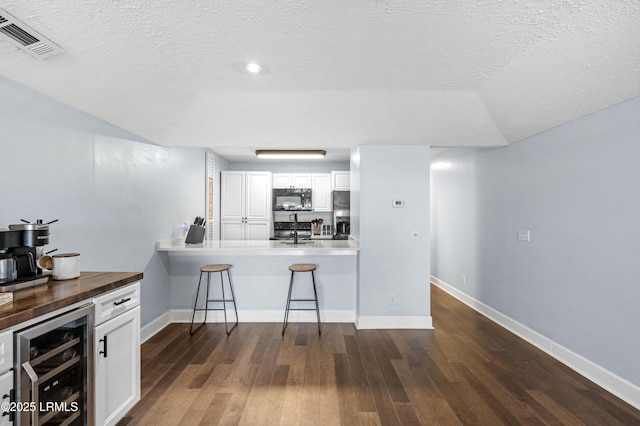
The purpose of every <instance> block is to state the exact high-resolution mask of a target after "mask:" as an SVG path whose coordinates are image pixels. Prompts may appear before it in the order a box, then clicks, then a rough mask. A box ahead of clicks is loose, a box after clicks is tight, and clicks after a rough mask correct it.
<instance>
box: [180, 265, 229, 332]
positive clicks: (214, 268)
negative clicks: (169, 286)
mask: <svg viewBox="0 0 640 426" xmlns="http://www.w3.org/2000/svg"><path fill="white" fill-rule="evenodd" d="M230 269H231V265H205V266H202V267H201V268H200V279H199V280H198V289H197V290H196V300H195V302H194V304H193V314H192V315H191V326H190V327H189V334H190V335H192V336H193V333H195V332H196V331H197V330H198V329H199V328H200V327H202V326H203V325H204V324H205V323H206V322H207V313H208V312H209V311H224V329H225V331H226V332H227V336H228V335H229V334H230V333H231V331H233V329H234V328H235V327H236V326H237V325H238V309H237V307H236V297H235V295H234V293H233V284H232V282H231V272H230V271H229V270H230ZM224 271H227V279H228V281H229V289H230V290H231V298H230V299H227V298H226V296H225V292H224V279H223V275H222V273H223V272H224ZM215 272H220V288H221V290H222V298H221V299H209V287H211V274H212V273H215ZM205 273H206V274H207V291H206V296H205V299H204V308H198V296H199V295H200V286H201V285H202V274H205ZM209 303H222V307H221V308H210V307H209ZM227 303H233V310H234V311H235V314H236V322H235V323H234V324H233V326H232V327H231V328H229V325H228V323H227ZM196 311H204V321H202V324H200V325H199V326H198V327H197V328H196V329H195V330H194V328H193V321H194V319H195V316H196Z"/></svg>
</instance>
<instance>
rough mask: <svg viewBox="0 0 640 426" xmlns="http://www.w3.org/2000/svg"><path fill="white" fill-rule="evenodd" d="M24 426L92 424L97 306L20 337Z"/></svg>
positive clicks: (19, 386)
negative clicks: (95, 314) (94, 317)
mask: <svg viewBox="0 0 640 426" xmlns="http://www.w3.org/2000/svg"><path fill="white" fill-rule="evenodd" d="M16 348H17V353H16V355H17V357H16V358H17V363H18V365H16V371H20V374H19V378H18V380H16V382H17V383H16V385H17V392H16V395H17V401H20V403H21V407H22V410H20V412H19V413H17V416H16V420H17V424H19V425H58V424H64V425H87V424H92V423H93V356H92V354H93V305H88V306H85V307H82V308H79V309H76V310H74V311H71V312H69V313H66V314H63V315H60V316H58V317H55V318H52V319H50V320H48V321H45V322H42V323H40V324H37V325H35V326H33V327H30V328H28V329H25V330H22V331H20V332H18V333H16Z"/></svg>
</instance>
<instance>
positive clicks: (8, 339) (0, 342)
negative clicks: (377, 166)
mask: <svg viewBox="0 0 640 426" xmlns="http://www.w3.org/2000/svg"><path fill="white" fill-rule="evenodd" d="M12 367H13V331H5V332H4V333H0V373H2V372H4V371H7V370H9V369H10V368H12Z"/></svg>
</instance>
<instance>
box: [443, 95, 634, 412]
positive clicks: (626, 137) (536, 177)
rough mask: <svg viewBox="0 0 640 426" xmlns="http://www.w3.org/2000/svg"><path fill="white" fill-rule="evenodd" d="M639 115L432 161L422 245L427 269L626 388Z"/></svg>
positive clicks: (624, 113) (623, 108)
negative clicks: (524, 234) (524, 236)
mask: <svg viewBox="0 0 640 426" xmlns="http://www.w3.org/2000/svg"><path fill="white" fill-rule="evenodd" d="M639 116H640V98H636V99H633V100H630V101H627V102H624V103H622V104H619V105H616V106H613V107H611V108H608V109H605V110H602V111H600V112H597V113H595V114H592V115H590V116H587V117H584V118H581V119H579V120H576V121H574V122H571V123H568V124H566V125H563V126H560V127H558V128H555V129H552V130H549V131H547V132H544V133H541V134H539V135H536V136H533V137H530V138H527V139H526V140H523V141H521V142H519V143H515V144H513V145H511V146H508V147H505V148H497V149H487V150H482V149H462V148H460V149H449V150H447V151H445V152H444V153H442V154H440V155H438V156H436V157H435V158H434V159H433V162H432V182H433V188H432V230H433V238H432V242H433V245H432V249H431V253H432V257H431V261H432V273H433V275H434V276H436V277H437V278H439V279H440V280H442V281H444V282H446V283H448V284H450V285H451V286H453V287H455V288H456V289H458V290H460V291H462V292H463V293H465V294H467V295H469V296H470V297H472V298H474V299H476V300H478V301H480V302H482V303H484V304H486V305H488V306H489V307H491V308H493V309H495V310H497V311H499V312H500V313H502V314H504V315H506V316H508V317H510V318H511V319H513V320H515V321H517V322H519V323H520V324H522V325H524V326H526V327H529V328H530V329H532V330H533V331H534V332H537V333H539V334H541V335H542V336H544V337H546V338H548V339H550V340H551V341H553V342H555V343H557V344H559V345H562V346H563V347H564V348H566V349H568V350H570V351H572V352H574V353H576V354H578V355H579V356H582V357H584V358H586V359H587V360H590V361H591V362H593V363H595V364H596V365H598V366H601V367H603V368H604V369H606V370H608V371H610V372H612V373H614V374H615V375H618V376H619V377H621V378H623V379H625V380H627V381H628V382H630V383H633V384H635V385H636V386H638V385H640V368H638V359H639V357H640V339H638V325H639V324H640V309H638V302H639V301H640V285H638V278H637V274H638V265H640V263H639V262H638V254H639V253H640V226H638V218H639V217H640V192H639V191H638V184H639V183H640V167H638V159H640V144H639V143H638V135H640V120H638V117H639ZM518 228H526V229H530V230H531V241H530V242H519V241H517V240H516V233H517V230H518ZM463 274H464V275H465V276H466V283H463V282H462V275H463ZM638 401H640V399H638Z"/></svg>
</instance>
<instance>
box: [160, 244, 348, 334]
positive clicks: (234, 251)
mask: <svg viewBox="0 0 640 426" xmlns="http://www.w3.org/2000/svg"><path fill="white" fill-rule="evenodd" d="M288 242H289V243H290V241H288ZM305 242H306V243H307V244H299V245H294V244H286V242H282V241H208V242H205V243H204V244H197V245H185V244H184V240H179V239H178V240H165V241H159V242H158V243H157V247H156V248H157V250H158V251H159V252H167V253H168V258H167V261H168V271H169V307H170V314H169V315H170V318H168V320H169V321H170V322H188V321H191V313H192V309H193V302H194V299H195V292H196V288H197V285H198V279H199V276H200V267H201V266H204V265H208V264H230V265H232V268H231V279H232V281H233V288H234V292H235V297H236V302H237V308H238V317H239V321H240V322H281V321H282V320H283V318H284V308H285V303H286V300H287V292H288V289H289V280H290V277H291V272H290V271H289V269H288V268H289V265H291V264H294V263H312V264H315V265H317V270H316V272H315V274H316V286H317V290H318V299H319V305H320V318H321V320H322V322H351V323H352V322H355V320H356V282H357V280H356V277H357V258H358V256H357V255H358V243H357V242H356V241H353V240H335V241H334V240H316V241H305ZM211 277H212V282H213V284H212V286H211V291H212V292H213V294H212V295H210V298H218V296H219V295H220V274H218V273H215V274H212V275H211ZM205 279H206V274H205V275H204V276H203V280H205ZM224 279H225V292H226V291H228V287H227V277H226V274H224ZM203 288H204V287H203ZM311 294H312V285H311V274H309V273H296V277H295V282H294V293H293V296H294V298H308V296H310V295H311ZM202 300H203V296H202V294H201V296H200V301H201V302H202ZM302 303H305V302H298V306H302V307H312V305H311V304H309V305H306V306H304V305H301V304H302ZM309 303H312V302H309ZM218 306H220V305H218ZM200 307H201V305H200ZM211 307H214V304H213V303H212V304H211ZM227 308H230V309H231V310H233V306H232V305H231V304H229V306H228V307H227ZM227 313H228V314H229V309H228V310H227ZM202 315H204V313H198V314H197V315H196V320H198V318H200V320H202V318H203V317H202ZM231 315H233V313H231ZM229 319H230V320H233V317H231V318H229ZM207 321H209V322H221V321H224V317H223V313H222V311H214V312H209V313H208V316H207ZM289 321H291V322H296V321H297V322H314V321H316V317H315V312H314V311H291V313H290V314H289Z"/></svg>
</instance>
